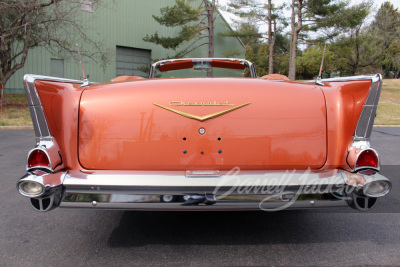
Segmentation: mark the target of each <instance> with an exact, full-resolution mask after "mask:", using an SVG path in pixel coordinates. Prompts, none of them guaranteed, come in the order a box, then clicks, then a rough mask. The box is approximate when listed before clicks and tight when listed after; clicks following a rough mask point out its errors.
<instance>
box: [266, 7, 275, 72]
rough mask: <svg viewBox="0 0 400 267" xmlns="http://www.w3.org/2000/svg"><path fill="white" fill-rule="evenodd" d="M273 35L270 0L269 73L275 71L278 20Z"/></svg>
mask: <svg viewBox="0 0 400 267" xmlns="http://www.w3.org/2000/svg"><path fill="white" fill-rule="evenodd" d="M273 35H274V36H273ZM273 35H272V4H271V0H268V49H269V58H268V63H269V65H268V73H269V74H273V73H274V48H275V36H276V22H274V34H273Z"/></svg>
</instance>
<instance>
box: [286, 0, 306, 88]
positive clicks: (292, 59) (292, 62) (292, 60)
mask: <svg viewBox="0 0 400 267" xmlns="http://www.w3.org/2000/svg"><path fill="white" fill-rule="evenodd" d="M295 3H296V0H292V19H291V30H292V33H291V35H290V53H289V79H290V80H292V81H294V80H295V79H296V55H297V39H298V37H299V32H300V30H301V28H302V13H301V9H302V7H303V1H302V0H298V7H297V26H296V13H295Z"/></svg>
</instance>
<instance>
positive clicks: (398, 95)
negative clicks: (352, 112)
mask: <svg viewBox="0 0 400 267" xmlns="http://www.w3.org/2000/svg"><path fill="white" fill-rule="evenodd" d="M375 125H400V79H384V80H383V87H382V92H381V97H380V99H379V104H378V111H377V113H376V118H375Z"/></svg>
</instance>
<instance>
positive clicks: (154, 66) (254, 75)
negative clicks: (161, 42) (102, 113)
mask: <svg viewBox="0 0 400 267" xmlns="http://www.w3.org/2000/svg"><path fill="white" fill-rule="evenodd" d="M184 60H192V61H193V62H197V61H212V60H226V61H239V62H242V63H243V64H246V65H247V67H248V68H249V70H250V77H251V78H257V73H256V70H255V67H254V64H253V63H251V62H250V61H248V60H245V59H240V58H178V59H166V60H160V61H157V62H156V63H154V64H152V65H151V66H150V73H149V79H151V78H154V74H155V71H156V69H157V67H158V66H160V65H161V64H164V63H170V62H176V61H184Z"/></svg>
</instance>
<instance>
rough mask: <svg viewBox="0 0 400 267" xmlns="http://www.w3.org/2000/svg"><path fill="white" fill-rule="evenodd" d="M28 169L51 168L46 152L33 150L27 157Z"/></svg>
mask: <svg viewBox="0 0 400 267" xmlns="http://www.w3.org/2000/svg"><path fill="white" fill-rule="evenodd" d="M28 168H51V166H50V160H49V157H48V156H47V154H46V152H44V151H43V150H41V149H35V150H33V151H32V152H31V153H30V154H29V157H28Z"/></svg>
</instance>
